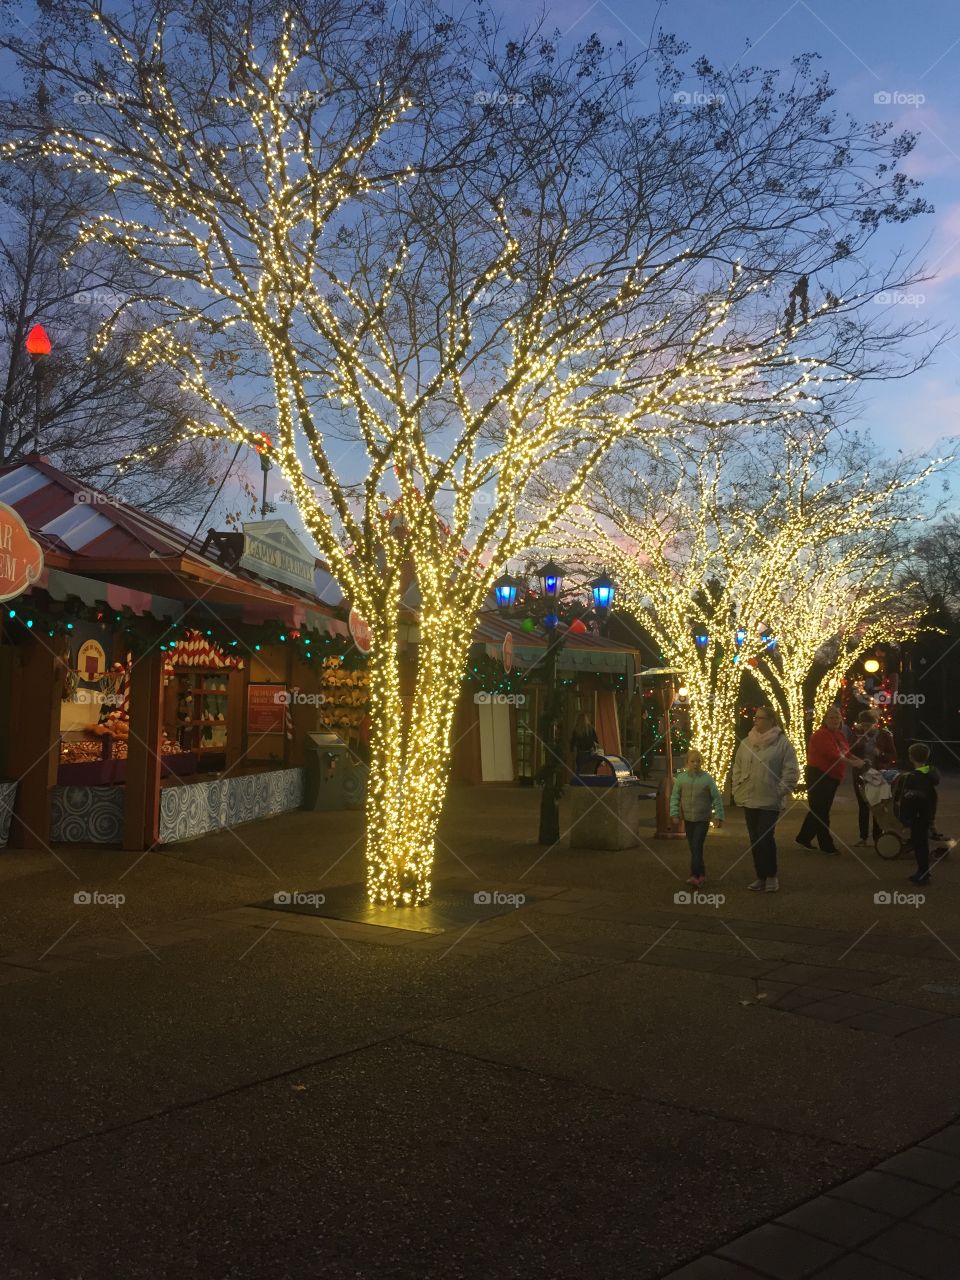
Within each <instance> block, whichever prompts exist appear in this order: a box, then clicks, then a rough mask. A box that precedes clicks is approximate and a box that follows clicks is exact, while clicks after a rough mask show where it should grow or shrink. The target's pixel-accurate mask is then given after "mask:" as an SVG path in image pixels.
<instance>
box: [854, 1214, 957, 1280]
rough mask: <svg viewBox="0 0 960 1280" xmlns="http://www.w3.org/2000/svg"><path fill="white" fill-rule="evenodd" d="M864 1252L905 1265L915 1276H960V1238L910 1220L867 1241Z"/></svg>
mask: <svg viewBox="0 0 960 1280" xmlns="http://www.w3.org/2000/svg"><path fill="white" fill-rule="evenodd" d="M860 1252H861V1253H865V1254H866V1255H867V1256H868V1257H870V1258H879V1260H880V1261H881V1262H886V1263H889V1264H891V1265H892V1266H895V1267H902V1268H903V1269H904V1270H905V1271H909V1272H911V1274H913V1275H915V1276H923V1277H924V1280H957V1275H958V1274H960V1250H958V1249H957V1242H956V1240H954V1239H951V1237H950V1236H946V1235H943V1234H942V1233H941V1232H939V1231H931V1230H930V1229H929V1228H928V1227H918V1226H915V1225H914V1224H913V1223H910V1222H898V1223H897V1225H896V1226H894V1227H891V1228H890V1229H889V1231H884V1232H883V1234H882V1235H879V1236H877V1238H876V1239H875V1240H871V1241H870V1243H869V1244H865V1245H864V1246H863V1248H862V1249H861V1250H860Z"/></svg>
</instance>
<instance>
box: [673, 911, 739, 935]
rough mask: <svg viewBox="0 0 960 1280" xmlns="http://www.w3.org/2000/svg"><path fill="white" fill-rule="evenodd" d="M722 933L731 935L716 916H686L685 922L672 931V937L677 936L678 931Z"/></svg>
mask: <svg viewBox="0 0 960 1280" xmlns="http://www.w3.org/2000/svg"><path fill="white" fill-rule="evenodd" d="M688 931H689V932H690V933H721V934H726V936H727V937H729V936H730V935H729V934H728V933H727V931H726V929H725V928H724V927H723V925H722V924H721V923H720V921H719V920H718V919H717V918H716V917H715V916H693V915H690V916H684V917H683V923H682V924H681V925H680V926H679V927H678V928H676V929H674V930H673V932H672V933H671V935H670V936H671V937H675V936H676V935H677V934H678V933H687V932H688Z"/></svg>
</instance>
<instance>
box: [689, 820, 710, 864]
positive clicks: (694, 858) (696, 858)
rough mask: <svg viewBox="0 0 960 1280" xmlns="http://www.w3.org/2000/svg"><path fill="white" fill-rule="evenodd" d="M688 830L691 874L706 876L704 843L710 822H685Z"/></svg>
mask: <svg viewBox="0 0 960 1280" xmlns="http://www.w3.org/2000/svg"><path fill="white" fill-rule="evenodd" d="M684 826H685V827H686V830H687V844H688V845H689V846H690V874H691V875H692V876H704V875H706V874H707V869H706V867H705V866H704V864H703V844H704V841H705V840H706V838H707V832H708V831H709V830H710V822H709V820H707V821H706V822H684Z"/></svg>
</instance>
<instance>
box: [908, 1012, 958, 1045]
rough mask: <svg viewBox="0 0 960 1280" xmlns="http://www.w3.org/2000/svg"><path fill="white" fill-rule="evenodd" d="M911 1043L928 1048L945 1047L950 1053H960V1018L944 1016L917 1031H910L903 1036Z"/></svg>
mask: <svg viewBox="0 0 960 1280" xmlns="http://www.w3.org/2000/svg"><path fill="white" fill-rule="evenodd" d="M903 1038H904V1040H905V1041H907V1042H908V1043H910V1044H917V1045H923V1047H924V1048H927V1049H943V1050H946V1051H947V1052H948V1053H950V1052H952V1053H960V1018H943V1019H941V1020H940V1021H939V1022H935V1023H931V1024H930V1025H929V1026H926V1027H918V1028H917V1030H916V1031H908V1032H907V1033H906V1035H905V1036H904V1037H903Z"/></svg>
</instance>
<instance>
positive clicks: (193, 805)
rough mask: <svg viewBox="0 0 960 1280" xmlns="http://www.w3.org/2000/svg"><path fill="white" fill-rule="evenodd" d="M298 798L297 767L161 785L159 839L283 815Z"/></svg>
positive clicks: (300, 778) (300, 793) (300, 779)
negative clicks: (235, 776) (234, 776)
mask: <svg viewBox="0 0 960 1280" xmlns="http://www.w3.org/2000/svg"><path fill="white" fill-rule="evenodd" d="M302 800H303V770H302V769H276V770H274V771H272V772H270V773H251V774H245V775H244V776H242V777H237V778H215V779H213V780H212V781H211V782H185V783H183V784H181V785H172V786H166V787H164V788H163V790H162V791H161V793H160V843H161V844H171V843H173V842H174V841H177V840H191V839H193V837H194V836H202V835H203V834H204V833H205V832H207V831H220V830H223V829H224V828H227V827H237V826H239V825H240V824H241V823H242V822H253V821H255V820H256V819H257V818H269V817H271V816H272V815H273V814H276V813H286V812H287V811H288V810H289V809H299V807H300V805H301V803H302Z"/></svg>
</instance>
